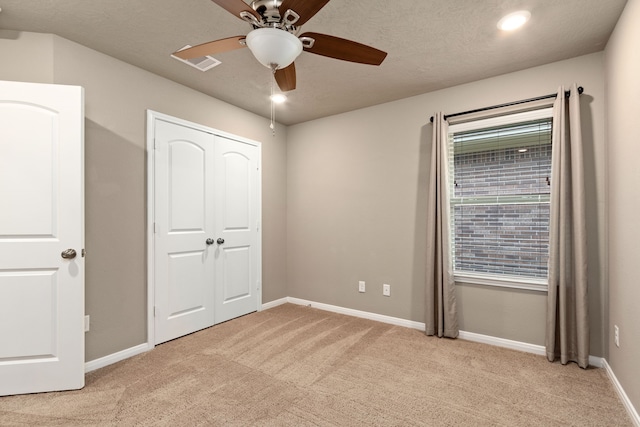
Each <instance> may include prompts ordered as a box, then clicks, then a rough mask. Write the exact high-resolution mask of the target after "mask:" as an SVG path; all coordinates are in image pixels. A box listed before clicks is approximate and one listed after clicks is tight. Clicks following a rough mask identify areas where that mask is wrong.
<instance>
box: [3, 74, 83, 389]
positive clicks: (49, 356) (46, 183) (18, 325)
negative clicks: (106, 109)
mask: <svg viewBox="0 0 640 427" xmlns="http://www.w3.org/2000/svg"><path fill="white" fill-rule="evenodd" d="M83 129H84V111H83V90H82V88H81V87H74V86H58V85H44V84H32V83H16V82H0V204H1V206H2V207H1V208H0V395H8V394H19V393H36V392H43V391H53V390H68V389H78V388H82V387H83V386H84V321H83V318H84V258H83V257H82V250H83V247H84V198H83V197H84V191H83V186H84V175H83V173H84V172H83V165H84V156H83V143H84V140H83V136H84V135H83Z"/></svg>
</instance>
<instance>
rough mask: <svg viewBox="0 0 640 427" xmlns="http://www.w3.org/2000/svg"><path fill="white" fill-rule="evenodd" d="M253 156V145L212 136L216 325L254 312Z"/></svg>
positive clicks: (256, 195) (256, 284) (255, 159)
mask: <svg viewBox="0 0 640 427" xmlns="http://www.w3.org/2000/svg"><path fill="white" fill-rule="evenodd" d="M258 158H259V150H258V147H256V146H254V145H249V144H244V143H241V142H238V141H234V140H231V139H228V138H222V137H217V138H216V156H215V162H216V168H215V173H216V187H215V189H216V190H215V200H216V239H217V241H216V245H217V246H218V248H217V250H216V306H215V321H216V323H220V322H224V321H226V320H229V319H232V318H234V317H238V316H242V315H244V314H247V313H251V312H252V311H256V310H257V308H258V291H259V286H260V283H259V274H258V266H259V256H260V251H259V248H258V221H259V218H258V212H259V200H260V199H259V188H258V183H259V181H258Z"/></svg>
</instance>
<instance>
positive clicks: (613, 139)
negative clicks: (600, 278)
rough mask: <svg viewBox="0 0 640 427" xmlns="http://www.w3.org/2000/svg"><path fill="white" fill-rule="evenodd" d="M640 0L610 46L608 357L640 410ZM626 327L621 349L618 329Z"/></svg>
mask: <svg viewBox="0 0 640 427" xmlns="http://www.w3.org/2000/svg"><path fill="white" fill-rule="evenodd" d="M639 22H640V1H638V0H629V2H628V3H627V6H626V8H625V10H624V12H623V14H622V16H621V18H620V20H619V21H618V25H617V26H616V29H615V31H614V32H613V35H612V36H611V38H610V39H609V43H608V44H607V48H606V50H605V58H606V62H605V63H606V90H607V103H606V106H607V117H606V122H607V183H608V185H607V196H608V200H607V205H608V212H607V214H608V221H607V222H608V226H609V230H608V236H609V241H608V248H609V259H608V262H609V266H608V271H609V325H608V326H609V329H608V336H609V340H608V343H607V344H608V347H609V357H608V359H607V360H608V361H609V364H610V365H611V369H612V370H613V372H614V373H615V375H616V377H617V378H618V380H619V381H620V383H621V384H622V387H623V388H624V390H625V392H626V393H627V395H628V396H629V399H630V400H631V402H632V403H633V405H634V406H635V407H636V408H637V409H640V367H639V362H640V310H638V303H639V302H640V281H639V278H640V262H639V257H638V252H639V250H640V249H639V248H640V220H639V217H638V212H639V211H640V167H639V165H638V161H639V159H640V142H639V141H638V120H639V119H640V80H639V78H640V49H638V41H640V26H639V25H638V23H639ZM614 325H617V326H618V327H619V328H620V347H616V346H615V345H614V343H613V327H614Z"/></svg>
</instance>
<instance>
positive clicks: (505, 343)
mask: <svg viewBox="0 0 640 427" xmlns="http://www.w3.org/2000/svg"><path fill="white" fill-rule="evenodd" d="M459 338H460V339H463V340H466V341H473V342H478V343H482V344H489V345H494V346H496V347H504V348H509V349H511V350H518V351H524V352H525V353H533V354H537V355H540V356H544V355H546V354H547V352H546V350H545V348H544V346H543V345H538V344H529V343H526V342H521V341H513V340H508V339H506V338H498V337H492V336H490V335H482V334H476V333H475V332H466V331H460V335H459Z"/></svg>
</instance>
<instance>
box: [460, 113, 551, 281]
mask: <svg viewBox="0 0 640 427" xmlns="http://www.w3.org/2000/svg"><path fill="white" fill-rule="evenodd" d="M551 115H552V110H551V109H549V108H548V109H544V110H536V111H530V112H526V113H517V114H511V115H509V116H502V117H496V118H491V119H485V120H478V121H473V122H468V123H461V124H458V125H452V126H451V127H450V128H449V188H450V206H451V248H452V252H453V254H452V255H453V257H452V258H453V264H454V276H455V279H456V281H457V282H466V283H478V284H488V285H496V286H508V287H517V288H526V289H535V290H546V287H547V269H548V258H549V200H550V192H551V191H550V190H551V186H550V182H551V181H550V180H551V128H552V119H551Z"/></svg>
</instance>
